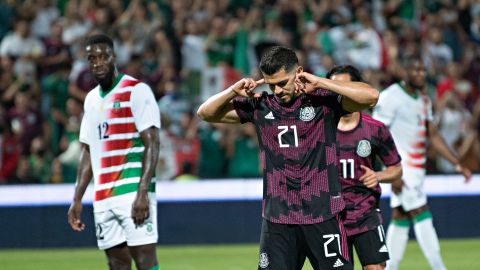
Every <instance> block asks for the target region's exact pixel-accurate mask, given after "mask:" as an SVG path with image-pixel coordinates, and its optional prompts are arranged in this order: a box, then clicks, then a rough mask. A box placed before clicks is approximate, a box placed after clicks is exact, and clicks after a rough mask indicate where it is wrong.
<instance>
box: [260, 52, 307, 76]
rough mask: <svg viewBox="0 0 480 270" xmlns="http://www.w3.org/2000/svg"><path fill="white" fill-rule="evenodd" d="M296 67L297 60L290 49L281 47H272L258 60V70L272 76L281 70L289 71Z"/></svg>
mask: <svg viewBox="0 0 480 270" xmlns="http://www.w3.org/2000/svg"><path fill="white" fill-rule="evenodd" d="M296 66H298V58H297V55H296V54H295V52H294V51H293V50H292V49H289V48H287V47H283V46H274V47H272V48H270V49H268V50H267V51H266V52H265V54H264V55H263V56H262V59H261V60H260V70H261V71H262V72H263V73H265V74H267V75H273V74H275V73H276V72H278V71H279V70H281V69H282V68H283V69H285V71H287V72H288V71H291V70H292V69H293V68H294V67H296Z"/></svg>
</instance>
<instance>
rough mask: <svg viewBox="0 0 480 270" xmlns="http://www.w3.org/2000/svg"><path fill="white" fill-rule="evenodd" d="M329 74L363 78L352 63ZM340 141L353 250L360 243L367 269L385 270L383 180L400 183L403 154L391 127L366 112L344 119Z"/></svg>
mask: <svg viewBox="0 0 480 270" xmlns="http://www.w3.org/2000/svg"><path fill="white" fill-rule="evenodd" d="M327 78H329V79H332V80H339V81H362V78H361V75H360V72H359V71H358V70H357V69H356V68H355V67H353V66H349V65H347V66H337V67H334V68H333V69H332V70H330V71H329V72H328V73H327ZM337 142H338V148H339V150H340V154H339V156H338V161H339V162H338V169H339V174H340V183H341V185H342V196H343V198H344V200H345V204H346V206H345V210H344V211H343V213H342V215H341V217H342V221H343V226H344V227H345V231H346V233H347V243H348V248H349V251H350V254H352V252H353V247H355V250H356V251H357V255H358V258H359V260H360V263H361V264H362V266H363V269H364V270H382V269H384V268H385V262H386V261H387V260H388V259H389V257H388V249H387V246H386V243H385V233H384V230H383V227H382V216H381V213H380V209H379V203H380V194H381V188H380V186H379V185H378V183H380V182H383V183H391V182H393V181H401V179H400V178H401V176H402V166H401V163H400V161H401V159H400V155H399V154H398V152H397V148H396V146H395V143H394V141H393V138H392V135H391V134H390V131H389V130H388V128H387V127H386V126H385V125H384V124H383V123H381V122H380V121H377V120H374V119H373V118H372V117H370V116H369V115H367V114H365V113H363V112H354V113H350V114H346V115H344V116H342V118H340V123H339V124H338V130H337ZM377 157H378V158H380V160H381V161H382V163H383V164H384V165H385V166H386V168H385V170H382V171H374V168H373V164H374V162H375V158H377Z"/></svg>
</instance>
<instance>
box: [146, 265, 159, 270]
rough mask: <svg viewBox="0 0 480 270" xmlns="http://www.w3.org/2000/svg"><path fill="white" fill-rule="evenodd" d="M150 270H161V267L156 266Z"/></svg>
mask: <svg viewBox="0 0 480 270" xmlns="http://www.w3.org/2000/svg"><path fill="white" fill-rule="evenodd" d="M148 270H160V266H159V265H155V266H154V267H152V268H150V269H148Z"/></svg>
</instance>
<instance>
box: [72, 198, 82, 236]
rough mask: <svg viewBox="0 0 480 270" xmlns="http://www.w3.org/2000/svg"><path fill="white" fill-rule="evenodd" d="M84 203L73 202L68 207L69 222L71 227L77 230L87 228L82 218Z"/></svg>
mask: <svg viewBox="0 0 480 270" xmlns="http://www.w3.org/2000/svg"><path fill="white" fill-rule="evenodd" d="M82 208H83V207H82V204H81V203H78V202H73V203H72V204H71V205H70V208H69V209H68V223H69V224H70V227H72V229H73V230H74V231H76V232H81V231H83V230H85V224H84V223H83V222H82V221H81V220H80V215H81V214H82Z"/></svg>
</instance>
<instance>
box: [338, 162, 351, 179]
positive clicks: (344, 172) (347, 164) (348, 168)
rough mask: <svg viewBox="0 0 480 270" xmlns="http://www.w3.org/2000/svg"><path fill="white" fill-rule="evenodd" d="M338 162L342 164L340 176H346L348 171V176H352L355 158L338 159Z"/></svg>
mask: <svg viewBox="0 0 480 270" xmlns="http://www.w3.org/2000/svg"><path fill="white" fill-rule="evenodd" d="M340 164H342V176H343V178H348V173H350V178H351V179H353V178H354V172H355V170H354V169H355V160H354V159H353V158H349V159H344V158H342V159H340Z"/></svg>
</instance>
